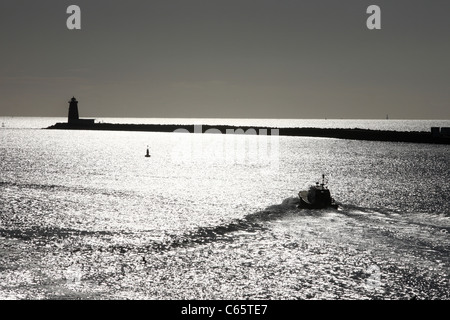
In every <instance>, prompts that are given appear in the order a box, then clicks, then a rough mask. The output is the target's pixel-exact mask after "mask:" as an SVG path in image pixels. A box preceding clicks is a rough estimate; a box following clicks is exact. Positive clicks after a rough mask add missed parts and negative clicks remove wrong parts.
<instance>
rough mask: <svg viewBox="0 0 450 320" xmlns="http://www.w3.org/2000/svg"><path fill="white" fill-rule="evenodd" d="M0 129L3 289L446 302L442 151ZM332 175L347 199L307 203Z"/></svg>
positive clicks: (68, 294)
mask: <svg viewBox="0 0 450 320" xmlns="http://www.w3.org/2000/svg"><path fill="white" fill-rule="evenodd" d="M0 135H1V141H2V144H1V146H0V151H1V153H0V159H1V164H0V166H1V176H0V218H1V219H0V298H13V299H28V298H33V299H48V298H50V299H75V298H84V299H108V298H114V299H247V298H249V299H298V298H301V299H385V298H386V299H390V298H392V299H410V298H419V299H421V298H424V299H431V298H438V299H448V298H449V291H448V286H449V283H448V279H449V274H448V270H449V264H450V262H449V259H448V257H449V249H448V248H450V240H449V239H450V238H449V236H448V235H449V232H450V218H449V212H450V201H449V200H450V199H449V196H448V195H449V194H450V190H449V188H450V187H449V184H448V181H450V179H449V178H450V177H449V172H450V170H449V163H450V161H449V155H448V147H446V146H434V145H415V144H406V143H382V142H364V141H346V140H336V139H321V138H295V137H280V140H279V143H280V145H279V150H280V154H279V157H280V158H279V161H280V163H279V167H278V168H277V169H276V170H275V169H273V168H271V169H270V170H267V169H268V168H267V166H266V164H265V163H261V162H243V163H227V162H226V161H221V159H220V158H218V159H216V160H217V161H211V159H209V160H208V161H206V159H205V158H204V157H193V158H192V159H190V161H179V160H180V159H175V158H173V154H174V153H173V148H174V147H175V146H179V145H180V140H179V139H181V141H183V143H195V142H196V141H198V140H195V139H207V140H204V141H203V142H204V143H205V145H206V146H208V145H209V146H210V145H214V144H216V145H217V144H220V143H223V141H224V140H223V139H222V140H221V139H220V137H216V136H215V135H208V136H206V135H199V136H196V137H195V138H192V137H190V136H188V135H183V134H180V135H179V136H178V137H177V139H178V140H174V139H173V136H171V135H170V134H164V133H138V132H134V133H133V132H131V133H130V132H128V133H127V132H83V131H80V132H66V131H57V132H56V131H45V130H29V129H27V130H3V131H2V132H0ZM247 138H248V139H257V137H253V138H249V137H246V139H247ZM192 139H194V140H192ZM242 139H243V138H242ZM147 145H149V146H150V148H151V150H152V157H151V158H145V157H144V155H145V150H146V146H147ZM322 173H326V174H327V175H328V176H329V177H330V181H329V185H330V189H331V191H332V195H333V197H334V198H335V199H336V200H337V201H338V202H339V203H340V204H341V206H340V208H339V209H338V210H332V209H330V210H322V211H318V210H299V209H297V208H296V202H297V199H296V194H297V192H298V191H299V190H300V189H304V187H305V186H307V185H308V184H310V183H314V182H315V181H316V179H317V178H319V177H320V176H321V174H322Z"/></svg>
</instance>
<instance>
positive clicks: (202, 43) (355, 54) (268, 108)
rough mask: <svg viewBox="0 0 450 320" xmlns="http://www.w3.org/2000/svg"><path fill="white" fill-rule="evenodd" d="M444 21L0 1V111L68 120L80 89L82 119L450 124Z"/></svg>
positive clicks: (341, 9)
mask: <svg viewBox="0 0 450 320" xmlns="http://www.w3.org/2000/svg"><path fill="white" fill-rule="evenodd" d="M71 4H76V5H78V6H79V7H80V8H81V30H68V29H67V27H66V20H67V18H68V17H69V14H67V13H66V9H67V7H68V6H69V5H71ZM371 4H376V5H379V6H380V7H381V27H382V29H381V30H369V29H367V27H366V20H367V18H368V17H369V15H368V14H367V13H366V9H367V7H368V6H369V5H371ZM449 16H450V1H448V0H395V1H392V0H389V1H381V0H371V1H365V0H340V1H336V0H329V1H325V0H202V1H200V0H176V1H175V0H142V1H141V0H127V1H123V0H120V1H118V0H108V1H106V0H95V1H92V0H90V1H84V0H71V1H63V0H59V1H54V0H51V1H49V0H40V1H32V0H23V1H19V0H2V1H1V3H0V37H1V50H0V116H57V117H60V116H63V117H65V116H67V110H68V101H69V100H70V98H71V97H72V96H75V97H76V98H77V99H78V101H79V108H80V115H81V116H82V117H149V118H153V117H177V118H185V117H186V118H202V117H204V118H275V119H284V118H299V119H302V118H329V119H331V118H344V119H345V118H351V119H363V118H368V119H371V118H373V119H382V118H385V116H386V114H389V116H390V118H396V119H450V58H449V57H450V18H449Z"/></svg>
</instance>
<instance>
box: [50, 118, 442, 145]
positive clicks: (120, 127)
mask: <svg viewBox="0 0 450 320" xmlns="http://www.w3.org/2000/svg"><path fill="white" fill-rule="evenodd" d="M46 129H62V130H105V131H147V132H190V133H219V132H220V133H224V134H225V133H233V134H266V135H271V134H272V135H274V134H275V135H280V136H293V137H322V138H337V139H350V140H369V141H392V142H411V143H433V144H450V137H447V136H434V135H433V134H432V133H431V132H419V131H412V132H410V131H388V130H371V129H359V128H353V129H340V128H274V127H247V126H240V127H238V126H227V125H215V126H211V125H177V124H114V123H93V124H85V123H79V124H77V123H65V122H59V123H56V124H54V125H52V126H50V127H47V128H46Z"/></svg>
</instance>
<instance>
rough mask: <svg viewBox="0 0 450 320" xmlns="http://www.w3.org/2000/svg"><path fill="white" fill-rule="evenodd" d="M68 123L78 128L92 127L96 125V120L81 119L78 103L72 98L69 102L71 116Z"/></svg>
mask: <svg viewBox="0 0 450 320" xmlns="http://www.w3.org/2000/svg"><path fill="white" fill-rule="evenodd" d="M67 123H69V124H71V125H77V126H90V125H93V124H94V123H95V119H80V116H79V113H78V101H77V99H75V97H72V99H70V101H69V116H68V118H67Z"/></svg>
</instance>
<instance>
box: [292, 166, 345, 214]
mask: <svg viewBox="0 0 450 320" xmlns="http://www.w3.org/2000/svg"><path fill="white" fill-rule="evenodd" d="M298 196H299V198H300V202H299V204H298V206H297V207H298V208H306V209H325V208H334V209H337V208H338V205H337V203H336V202H335V201H334V199H333V198H332V197H331V193H330V190H329V189H328V187H327V181H326V180H325V175H324V174H322V181H321V183H319V182H316V184H315V185H312V186H310V187H309V189H308V190H302V191H300V192H299V193H298Z"/></svg>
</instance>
